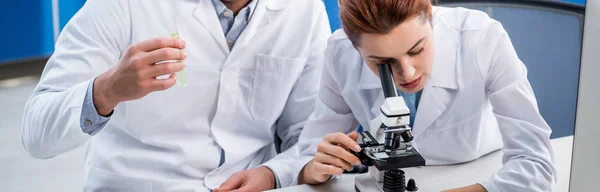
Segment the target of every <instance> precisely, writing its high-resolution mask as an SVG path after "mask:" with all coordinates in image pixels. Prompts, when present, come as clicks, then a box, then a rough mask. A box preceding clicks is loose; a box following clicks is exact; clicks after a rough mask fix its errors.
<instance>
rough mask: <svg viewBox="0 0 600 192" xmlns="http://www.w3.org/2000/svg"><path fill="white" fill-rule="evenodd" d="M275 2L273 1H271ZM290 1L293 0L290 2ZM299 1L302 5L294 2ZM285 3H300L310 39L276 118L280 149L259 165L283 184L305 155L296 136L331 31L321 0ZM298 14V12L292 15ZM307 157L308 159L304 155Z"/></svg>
mask: <svg viewBox="0 0 600 192" xmlns="http://www.w3.org/2000/svg"><path fill="white" fill-rule="evenodd" d="M272 2H275V1H272ZM291 2H294V3H291ZM297 3H302V4H304V5H294V4H297ZM290 4H292V5H288V7H292V8H293V7H304V8H306V9H305V10H311V11H304V14H303V15H302V16H303V17H306V18H310V19H311V20H312V21H313V25H312V29H308V30H307V31H308V32H309V33H313V35H312V40H311V41H312V42H310V49H309V53H308V59H307V61H306V62H307V63H306V65H305V67H304V70H303V72H302V74H301V76H300V78H299V79H298V81H297V82H296V83H295V86H294V88H293V90H292V92H291V93H290V95H289V98H288V100H287V103H286V106H285V108H284V110H283V112H282V114H281V116H280V118H279V119H278V121H277V125H276V126H277V133H278V136H279V137H280V138H281V139H282V141H283V142H282V145H281V149H282V151H284V152H283V153H281V154H279V155H277V156H276V157H274V158H273V159H271V160H269V161H267V162H266V163H264V164H263V166H266V167H268V168H269V169H271V170H272V171H273V172H274V174H275V176H276V178H277V181H278V185H279V186H278V187H287V186H291V185H296V184H297V183H298V177H297V174H294V173H297V172H299V170H296V169H302V167H303V165H304V164H306V160H307V158H304V159H298V147H297V145H296V143H297V142H298V137H299V135H300V133H301V132H302V129H303V128H304V127H305V122H306V120H307V119H308V117H309V115H310V114H311V113H312V112H313V111H314V101H315V99H316V97H317V96H316V94H317V91H318V88H319V82H320V76H321V74H322V71H323V70H322V69H323V56H324V54H323V52H324V51H325V48H326V46H327V38H329V36H330V35H331V29H330V27H329V20H328V18H327V13H326V11H325V6H324V4H323V2H322V1H319V0H309V1H290ZM296 16H300V15H296ZM308 160H310V159H308Z"/></svg>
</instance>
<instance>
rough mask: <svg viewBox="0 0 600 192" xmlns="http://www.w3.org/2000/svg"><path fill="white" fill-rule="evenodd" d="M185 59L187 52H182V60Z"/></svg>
mask: <svg viewBox="0 0 600 192" xmlns="http://www.w3.org/2000/svg"><path fill="white" fill-rule="evenodd" d="M186 58H187V52H185V51H184V52H183V59H186Z"/></svg>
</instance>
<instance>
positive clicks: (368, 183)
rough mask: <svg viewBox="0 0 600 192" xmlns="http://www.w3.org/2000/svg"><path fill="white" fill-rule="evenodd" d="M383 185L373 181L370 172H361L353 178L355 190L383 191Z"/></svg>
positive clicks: (363, 191) (362, 191)
mask: <svg viewBox="0 0 600 192" xmlns="http://www.w3.org/2000/svg"><path fill="white" fill-rule="evenodd" d="M382 187H383V185H382V184H381V183H378V182H377V181H375V178H373V176H371V175H370V174H361V175H359V176H356V177H355V178H354V189H355V190H356V192H383V188H382Z"/></svg>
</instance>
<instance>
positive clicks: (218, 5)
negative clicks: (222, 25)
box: [212, 0, 257, 21]
mask: <svg viewBox="0 0 600 192" xmlns="http://www.w3.org/2000/svg"><path fill="white" fill-rule="evenodd" d="M212 2H213V5H214V6H215V10H216V11H217V15H222V14H223V12H225V11H229V12H231V13H232V14H233V11H231V10H229V9H228V8H227V7H226V6H225V4H223V2H221V0H212ZM256 4H257V0H250V3H248V5H246V6H245V7H244V8H242V9H241V10H240V12H238V15H236V17H244V20H246V21H248V20H249V19H250V16H251V15H252V13H253V12H254V7H256Z"/></svg>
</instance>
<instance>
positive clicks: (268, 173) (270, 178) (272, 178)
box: [258, 166, 277, 189]
mask: <svg viewBox="0 0 600 192" xmlns="http://www.w3.org/2000/svg"><path fill="white" fill-rule="evenodd" d="M258 169H260V170H262V171H263V172H264V173H265V176H266V177H267V178H268V179H267V180H268V181H270V185H269V186H271V189H275V187H277V184H276V183H275V182H276V181H275V173H274V172H273V170H271V169H270V168H268V167H265V166H260V167H258Z"/></svg>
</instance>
